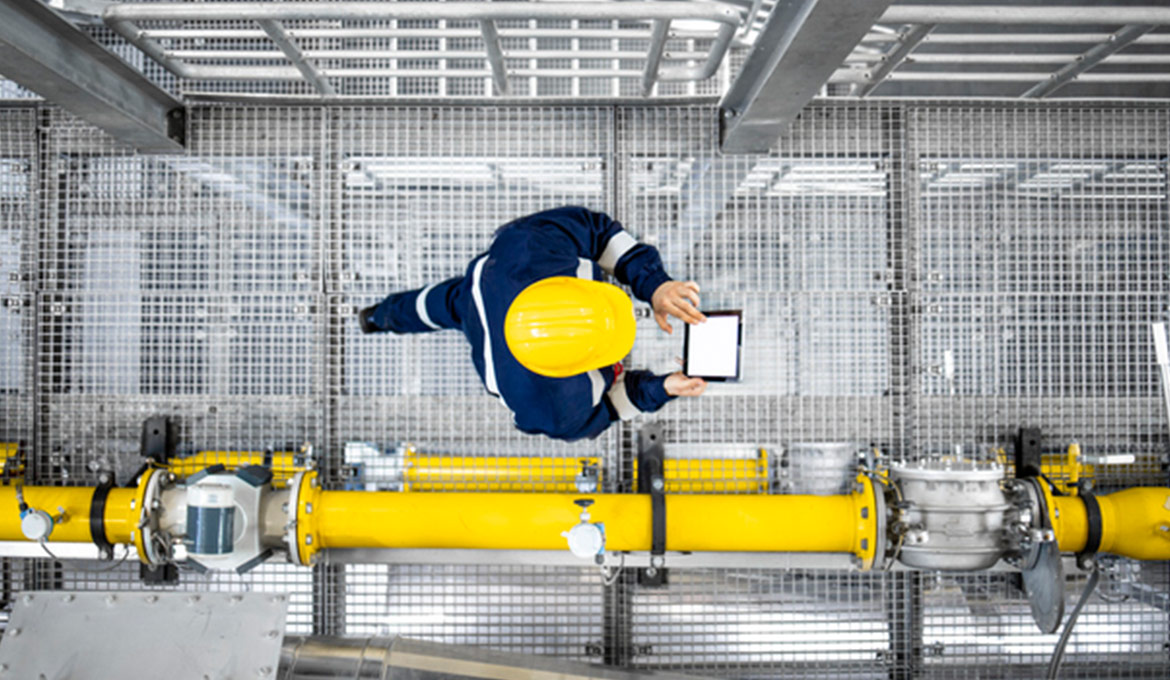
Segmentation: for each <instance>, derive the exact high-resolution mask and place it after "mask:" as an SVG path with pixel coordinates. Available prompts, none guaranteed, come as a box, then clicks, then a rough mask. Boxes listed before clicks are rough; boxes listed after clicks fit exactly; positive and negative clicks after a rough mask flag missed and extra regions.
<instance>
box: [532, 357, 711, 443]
mask: <svg viewBox="0 0 1170 680" xmlns="http://www.w3.org/2000/svg"><path fill="white" fill-rule="evenodd" d="M706 388H707V383H706V382H705V381H704V380H703V379H702V378H688V377H687V376H685V375H683V374H682V373H681V372H678V373H671V374H670V375H654V374H653V373H651V372H650V371H625V372H624V373H622V374H621V376H620V377H618V379H617V380H615V381H614V383H613V385H612V386H610V388H609V391H608V392H606V393H605V394H604V395H603V396H602V398H601V400H600V401H599V402H597V403H595V404H594V405H593V408H592V409H590V410H589V411H587V412H585V413H584V418H583V419H582V420H577V421H576V422H574V423H572V424H569V423H564V424H563V425H562V424H560V423H558V424H557V425H556V426H554V427H553V428H551V429H548V428H541V427H531V426H529V427H525V424H522V423H521V422H520V421H519V419H518V420H517V425H518V426H519V427H520V429H522V430H524V431H526V432H543V433H544V434H547V435H549V436H550V437H555V438H557V439H565V440H568V441H574V440H577V439H584V438H586V437H589V438H592V437H596V436H597V435H599V434H601V433H602V432H604V431H605V430H606V429H607V428H609V426H610V425H612V424H613V423H614V421H617V420H629V419H630V418H633V417H634V416H636V415H639V414H642V413H653V412H654V411H657V410H658V409H660V408H662V406H663V405H664V404H666V402H668V401H670V400H671V399H674V398H675V397H697V396H699V395H700V394H702V393H703V390H705V389H706ZM563 412H564V411H562V413H563ZM578 413H580V412H578ZM573 420H576V419H575V418H574V419H573Z"/></svg>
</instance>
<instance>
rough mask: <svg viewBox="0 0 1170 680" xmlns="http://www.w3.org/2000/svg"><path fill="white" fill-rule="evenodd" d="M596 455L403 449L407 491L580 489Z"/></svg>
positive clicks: (404, 482)
mask: <svg viewBox="0 0 1170 680" xmlns="http://www.w3.org/2000/svg"><path fill="white" fill-rule="evenodd" d="M599 462H600V459H599V458H597V457H596V456H594V457H576V458H574V457H544V456H447V455H430V454H425V453H418V452H417V451H415V450H414V449H412V448H408V449H407V450H406V451H405V452H404V453H403V463H404V466H403V471H402V478H403V484H402V489H403V491H548V492H561V493H571V492H573V491H575V490H576V488H577V486H576V479H577V475H578V473H580V472H581V469H582V467H583V466H585V465H593V466H598V465H599Z"/></svg>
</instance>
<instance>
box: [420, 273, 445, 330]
mask: <svg viewBox="0 0 1170 680" xmlns="http://www.w3.org/2000/svg"><path fill="white" fill-rule="evenodd" d="M436 285H438V284H435V283H432V284H431V285H429V286H427V287H426V288H423V289H422V290H421V291H419V294H418V297H416V298H415V299H414V311H415V312H417V313H418V318H419V319H421V320H422V322H423V323H425V324H426V325H427V326H428V327H430V328H432V329H434V330H436V331H437V330H439V324H437V323H435V322H434V321H431V315H430V314H428V313H427V293H430V292H431V291H432V290H434V288H435V286H436Z"/></svg>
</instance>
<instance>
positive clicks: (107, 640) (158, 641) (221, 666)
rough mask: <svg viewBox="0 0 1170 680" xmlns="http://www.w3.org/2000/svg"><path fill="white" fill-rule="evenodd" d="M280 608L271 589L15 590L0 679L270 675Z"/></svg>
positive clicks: (180, 679)
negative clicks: (179, 590)
mask: <svg viewBox="0 0 1170 680" xmlns="http://www.w3.org/2000/svg"><path fill="white" fill-rule="evenodd" d="M287 609H288V597H287V596H285V595H279V594H277V595H274V594H271V593H268V594H263V593H235V594H229V593H151V592H147V593H144V592H108V593H71V592H62V591H53V592H35V593H25V594H23V595H20V596H19V597H17V598H16V601H15V603H14V605H13V608H12V618H11V619H10V620H9V623H8V629H7V631H6V632H5V635H4V638H3V641H0V678H45V679H46V680H64V679H65V678H69V680H88V679H93V680H104V679H106V678H135V677H143V673H144V671H146V669H153V670H152V671H149V672H148V673H147V675H155V673H160V674H165V675H166V677H167V678H168V680H231V679H234V678H272V677H276V669H277V666H278V664H279V661H280V645H281V641H282V640H283V639H284V628H285V618H286V617H285V615H286V610H287Z"/></svg>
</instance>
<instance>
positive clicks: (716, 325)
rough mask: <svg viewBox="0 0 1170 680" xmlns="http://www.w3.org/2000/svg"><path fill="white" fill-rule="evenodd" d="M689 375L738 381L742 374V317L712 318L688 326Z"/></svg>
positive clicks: (732, 315)
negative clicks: (740, 332)
mask: <svg viewBox="0 0 1170 680" xmlns="http://www.w3.org/2000/svg"><path fill="white" fill-rule="evenodd" d="M686 369H687V375H691V376H698V377H703V378H717V377H722V378H736V377H738V375H739V315H738V314H726V315H718V316H715V315H712V316H708V317H707V321H706V323H701V324H696V325H693V326H687V356H686Z"/></svg>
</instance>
